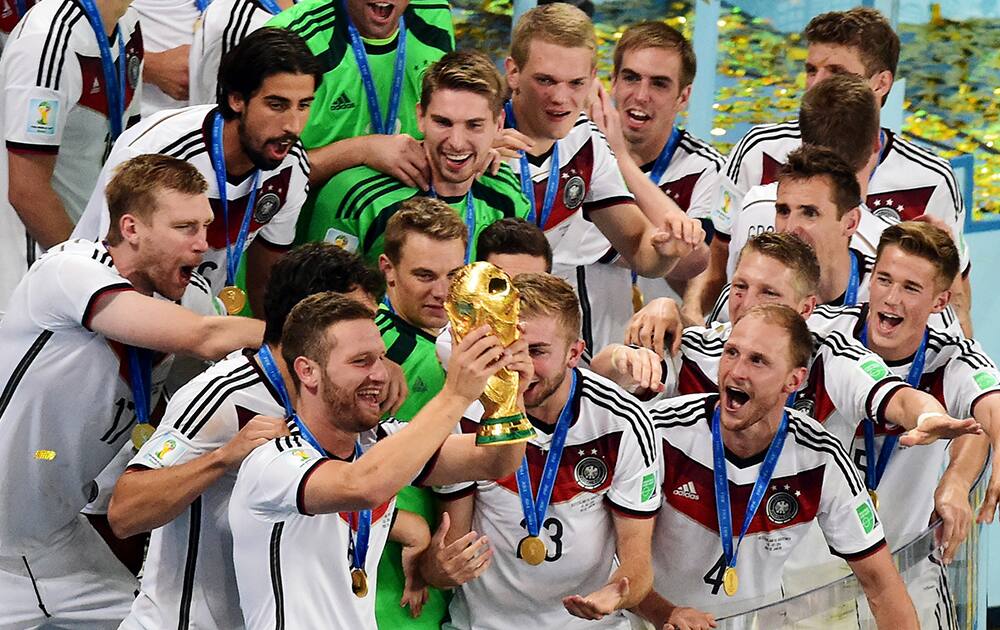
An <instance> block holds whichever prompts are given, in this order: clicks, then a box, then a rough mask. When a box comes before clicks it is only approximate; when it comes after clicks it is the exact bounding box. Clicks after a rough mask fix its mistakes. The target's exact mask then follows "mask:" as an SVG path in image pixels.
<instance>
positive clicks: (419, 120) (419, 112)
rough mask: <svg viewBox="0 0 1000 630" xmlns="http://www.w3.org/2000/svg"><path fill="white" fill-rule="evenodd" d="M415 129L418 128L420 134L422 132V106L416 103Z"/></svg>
mask: <svg viewBox="0 0 1000 630" xmlns="http://www.w3.org/2000/svg"><path fill="white" fill-rule="evenodd" d="M417 129H419V130H420V133H421V134H424V133H425V132H424V106H423V105H421V104H420V103H417Z"/></svg>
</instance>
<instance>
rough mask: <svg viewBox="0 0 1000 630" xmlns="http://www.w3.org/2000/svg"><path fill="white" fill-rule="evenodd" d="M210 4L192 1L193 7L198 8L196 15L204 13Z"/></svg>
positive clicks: (198, 0)
mask: <svg viewBox="0 0 1000 630" xmlns="http://www.w3.org/2000/svg"><path fill="white" fill-rule="evenodd" d="M211 2H212V0H194V6H196V7H198V13H204V12H205V9H207V8H208V5H209V4H210V3H211ZM261 4H264V3H263V2H261ZM265 6H266V5H265ZM268 10H270V7H268Z"/></svg>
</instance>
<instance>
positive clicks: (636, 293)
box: [632, 284, 646, 313]
mask: <svg viewBox="0 0 1000 630" xmlns="http://www.w3.org/2000/svg"><path fill="white" fill-rule="evenodd" d="M645 302H646V300H645V299H644V298H643V296H642V290H641V289H640V288H639V285H638V284H633V285H632V312H633V313H638V312H639V311H641V310H642V306H643V304H645Z"/></svg>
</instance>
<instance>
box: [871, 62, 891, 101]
mask: <svg viewBox="0 0 1000 630" xmlns="http://www.w3.org/2000/svg"><path fill="white" fill-rule="evenodd" d="M868 85H869V86H871V88H872V91H873V92H875V96H876V98H877V100H878V101H879V102H881V101H882V99H883V98H884V97H885V96H886V95H888V94H889V92H890V91H891V90H892V73H891V72H889V71H888V70H883V71H881V72H876V73H875V74H874V75H872V77H871V78H870V79H868Z"/></svg>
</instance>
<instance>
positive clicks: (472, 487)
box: [434, 482, 476, 501]
mask: <svg viewBox="0 0 1000 630" xmlns="http://www.w3.org/2000/svg"><path fill="white" fill-rule="evenodd" d="M475 491H476V484H475V483H474V482H473V483H470V484H469V485H467V486H462V487H461V488H459V489H458V490H438V489H437V488H435V489H434V496H435V497H437V499H438V500H439V501H457V500H458V499H461V498H464V497H467V496H469V495H470V494H472V493H473V492H475Z"/></svg>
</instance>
